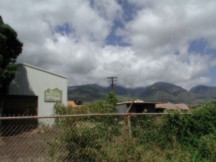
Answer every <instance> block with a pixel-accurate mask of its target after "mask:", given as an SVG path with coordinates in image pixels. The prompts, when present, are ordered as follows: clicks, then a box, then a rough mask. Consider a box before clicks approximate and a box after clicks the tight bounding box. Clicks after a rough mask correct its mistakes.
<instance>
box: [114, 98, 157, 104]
mask: <svg viewBox="0 0 216 162" xmlns="http://www.w3.org/2000/svg"><path fill="white" fill-rule="evenodd" d="M124 104H156V102H145V101H143V100H139V99H138V100H133V101H124V102H119V103H117V105H124Z"/></svg>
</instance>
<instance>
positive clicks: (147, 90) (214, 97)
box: [68, 82, 216, 105]
mask: <svg viewBox="0 0 216 162" xmlns="http://www.w3.org/2000/svg"><path fill="white" fill-rule="evenodd" d="M109 92H111V88H110V87H102V86H100V85H97V84H88V85H79V86H69V87H68V99H69V100H79V101H84V102H89V101H95V100H100V99H104V98H105V97H106V95H107V94H108V93H109ZM115 93H116V94H117V97H118V100H119V101H125V100H129V99H141V100H144V101H148V102H173V103H187V104H191V105H195V104H200V103H203V102H207V101H216V87H210V86H204V85H198V86H195V87H193V88H191V89H190V90H186V89H184V88H182V87H180V86H177V85H174V84H171V83H167V82H156V83H154V84H152V85H150V86H147V87H139V88H125V87H123V86H119V85H116V86H115Z"/></svg>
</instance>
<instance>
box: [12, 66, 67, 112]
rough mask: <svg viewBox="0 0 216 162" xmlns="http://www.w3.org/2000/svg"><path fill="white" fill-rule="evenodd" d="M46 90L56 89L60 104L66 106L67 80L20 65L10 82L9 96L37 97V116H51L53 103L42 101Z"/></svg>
mask: <svg viewBox="0 0 216 162" xmlns="http://www.w3.org/2000/svg"><path fill="white" fill-rule="evenodd" d="M48 88H50V89H54V88H58V89H60V90H61V91H62V103H63V104H64V105H66V104H67V78H66V77H64V76H61V75H57V74H54V73H50V72H47V71H45V70H43V69H40V68H37V67H34V66H31V65H28V64H20V65H19V66H18V69H17V74H16V76H15V78H14V80H13V81H12V82H11V85H10V89H9V94H10V95H28V96H38V116H49V115H52V114H53V106H54V104H55V103H54V102H45V101H44V92H45V90H47V89H48Z"/></svg>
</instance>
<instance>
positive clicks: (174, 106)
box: [156, 102, 189, 111]
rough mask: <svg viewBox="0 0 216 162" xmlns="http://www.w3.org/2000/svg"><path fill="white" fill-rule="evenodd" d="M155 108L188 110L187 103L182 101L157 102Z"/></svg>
mask: <svg viewBox="0 0 216 162" xmlns="http://www.w3.org/2000/svg"><path fill="white" fill-rule="evenodd" d="M156 108H163V109H165V110H168V111H169V110H178V111H189V107H188V105H186V104H184V103H180V104H173V103H170V102H168V103H157V104H156Z"/></svg>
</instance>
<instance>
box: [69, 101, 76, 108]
mask: <svg viewBox="0 0 216 162" xmlns="http://www.w3.org/2000/svg"><path fill="white" fill-rule="evenodd" d="M67 106H69V107H76V106H77V104H76V103H75V102H74V101H68V102H67Z"/></svg>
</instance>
